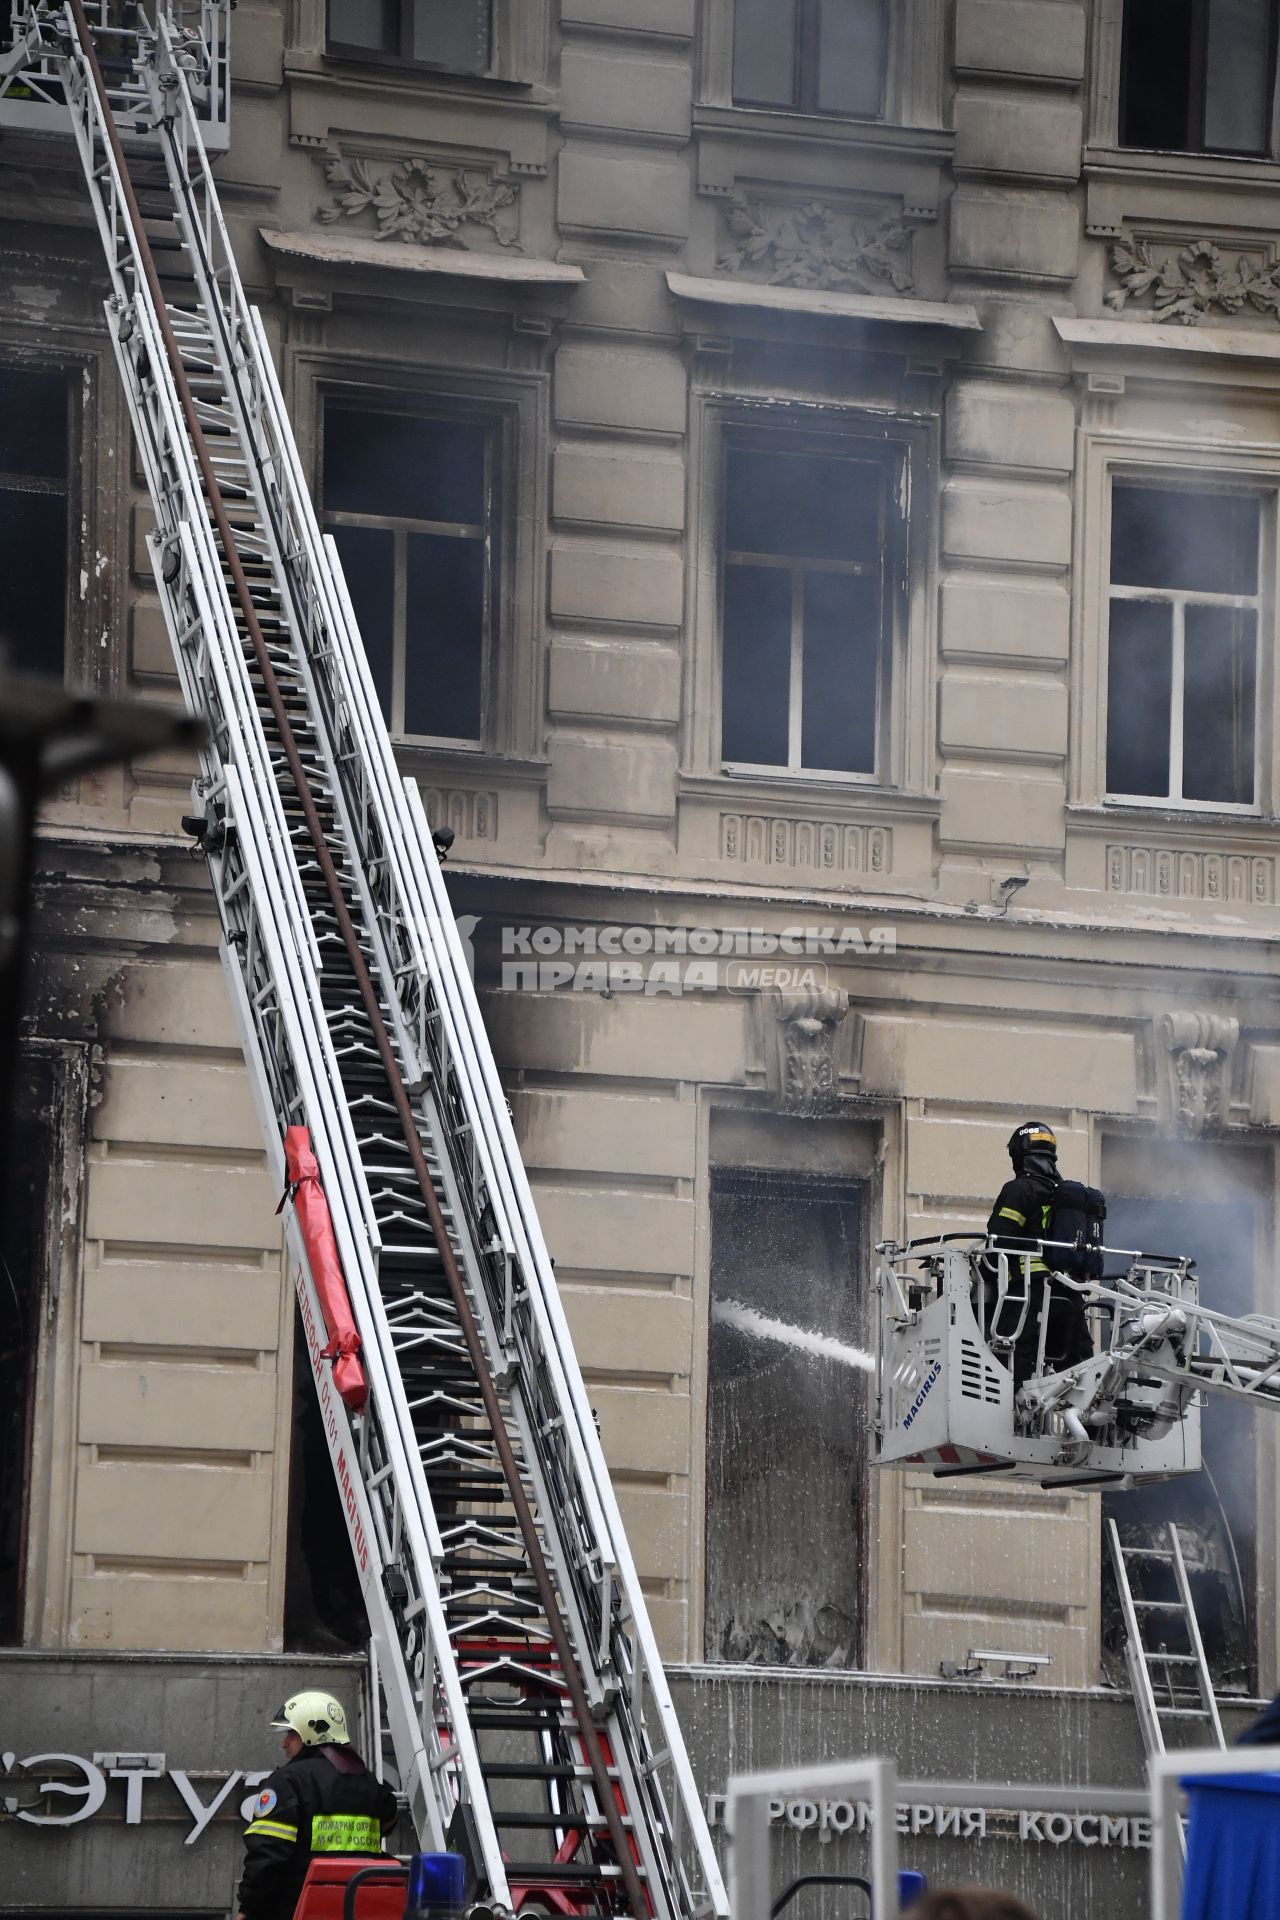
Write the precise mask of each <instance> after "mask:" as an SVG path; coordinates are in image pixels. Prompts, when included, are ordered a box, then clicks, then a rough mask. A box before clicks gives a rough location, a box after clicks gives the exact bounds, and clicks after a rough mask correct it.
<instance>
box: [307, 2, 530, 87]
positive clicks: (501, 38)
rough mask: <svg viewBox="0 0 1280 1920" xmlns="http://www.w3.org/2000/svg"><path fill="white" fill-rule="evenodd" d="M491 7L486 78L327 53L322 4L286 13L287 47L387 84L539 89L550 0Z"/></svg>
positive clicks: (338, 69)
mask: <svg viewBox="0 0 1280 1920" xmlns="http://www.w3.org/2000/svg"><path fill="white" fill-rule="evenodd" d="M491 4H492V7H493V60H492V64H491V66H490V69H489V71H488V73H486V74H468V73H450V72H448V71H446V70H445V69H444V68H441V67H429V66H426V65H425V64H419V63H417V62H410V61H403V62H402V61H400V60H397V59H395V58H394V57H393V56H390V55H386V54H378V53H369V54H367V55H365V54H362V53H358V52H357V53H331V52H330V51H329V41H328V11H329V10H328V0H297V5H296V7H294V8H293V9H291V18H292V20H293V23H294V32H293V34H292V35H291V36H290V42H289V44H290V45H291V46H292V47H295V48H299V49H305V50H308V51H310V52H312V53H314V54H317V55H320V56H322V57H323V59H324V60H325V62H326V63H329V64H331V66H332V70H333V72H334V73H335V74H336V73H346V72H350V71H353V70H354V71H359V70H361V69H365V68H367V69H369V70H370V71H373V72H377V73H380V74H382V75H383V76H384V77H385V79H386V80H387V82H388V83H390V82H392V81H395V82H396V83H397V84H402V83H403V81H404V80H405V79H407V78H412V79H416V80H418V81H421V82H422V83H424V84H426V85H431V84H433V83H439V84H442V85H444V86H447V87H448V88H449V89H450V91H454V90H457V89H463V90H480V91H487V90H489V89H491V88H492V86H493V85H494V84H495V83H497V84H503V83H505V84H506V85H508V86H517V87H532V86H539V85H541V84H543V83H545V81H546V79H547V69H548V61H549V58H550V42H551V0H491Z"/></svg>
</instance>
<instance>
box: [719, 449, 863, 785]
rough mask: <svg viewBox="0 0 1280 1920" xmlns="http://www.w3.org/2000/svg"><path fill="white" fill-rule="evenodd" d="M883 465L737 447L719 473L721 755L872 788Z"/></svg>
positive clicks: (816, 452)
mask: <svg viewBox="0 0 1280 1920" xmlns="http://www.w3.org/2000/svg"><path fill="white" fill-rule="evenodd" d="M893 474H894V462H893V461H892V460H891V459H889V458H887V457H886V456H884V455H878V454H873V453H870V452H859V453H854V452H851V451H845V450H843V449H842V450H835V449H833V448H832V447H831V446H830V445H829V444H827V445H824V446H817V445H800V444H797V442H796V441H795V440H794V439H788V440H786V441H781V440H780V439H779V436H777V435H757V434H750V433H742V434H736V433H735V434H732V435H730V436H729V437H728V438H727V439H726V443H725V460H724V488H723V498H724V519H723V555H724V565H723V573H722V581H721V731H720V754H721V759H722V761H723V762H724V763H725V765H726V766H729V767H734V766H739V767H743V768H746V767H752V768H761V767H773V768H782V769H786V770H787V771H789V772H801V771H804V772H817V773H838V774H846V775H853V776H860V777H862V778H865V779H869V780H870V779H875V778H876V777H877V775H878V773H879V770H880V768H881V765H882V763H883V759H884V754H883V751H882V747H881V740H882V735H883V731H884V724H885V704H886V699H887V690H888V678H889V673H888V650H889V644H890V636H891V624H892V620H891V595H890V591H889V581H890V577H891V553H890V550H891V547H892V545H893V541H892V538H891V533H890V527H891V514H892V512H893V508H892V501H891V493H890V486H891V481H892V478H893Z"/></svg>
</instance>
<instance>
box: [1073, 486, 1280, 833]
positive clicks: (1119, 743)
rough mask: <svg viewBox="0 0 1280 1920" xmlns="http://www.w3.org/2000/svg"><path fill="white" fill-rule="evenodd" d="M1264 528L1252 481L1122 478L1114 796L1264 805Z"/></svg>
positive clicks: (1114, 652) (1117, 533)
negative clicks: (1260, 795) (1208, 486)
mask: <svg viewBox="0 0 1280 1920" xmlns="http://www.w3.org/2000/svg"><path fill="white" fill-rule="evenodd" d="M1261 528H1262V500H1261V498H1260V496H1259V495H1257V494H1255V493H1231V492H1225V491H1224V492H1201V491H1192V490H1191V489H1189V488H1186V489H1184V488H1174V487H1152V486H1146V485H1136V484H1133V483H1130V482H1129V481H1119V480H1117V481H1116V482H1115V484H1114V486H1113V487H1112V493H1111V608H1110V622H1109V638H1108V658H1107V792H1108V794H1109V795H1110V796H1112V797H1113V798H1124V799H1140V800H1157V801H1159V800H1163V801H1165V802H1167V803H1172V804H1176V805H1182V806H1227V807H1252V806H1254V805H1255V804H1256V801H1257V782H1258V764H1257V763H1258V698H1257V695H1258V648H1259V632H1260V616H1261V610H1262V585H1261V577H1260V562H1261V552H1260V548H1261Z"/></svg>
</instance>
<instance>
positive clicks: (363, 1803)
mask: <svg viewBox="0 0 1280 1920" xmlns="http://www.w3.org/2000/svg"><path fill="white" fill-rule="evenodd" d="M271 1724H272V1726H273V1727H278V1728H279V1729H280V1730H281V1731H282V1732H283V1734H284V1738H283V1740H282V1741H281V1742H280V1745H281V1748H282V1750H283V1752H284V1755H285V1763H284V1765H283V1766H282V1767H277V1768H276V1770H275V1772H274V1773H273V1774H272V1775H271V1776H270V1777H269V1779H267V1780H265V1781H264V1782H263V1784H262V1788H261V1791H260V1792H259V1794H258V1797H257V1799H256V1800H255V1801H254V1806H253V1818H252V1820H251V1821H250V1822H249V1825H248V1827H247V1828H246V1830H245V1837H244V1845H245V1860H244V1874H243V1876H242V1878H241V1881H240V1893H239V1902H240V1911H239V1920H292V1915H293V1910H294V1907H295V1906H296V1904H297V1900H298V1895H299V1893H300V1892H301V1891H302V1883H303V1881H304V1880H305V1879H306V1877H307V1867H308V1865H309V1863H310V1861H311V1859H312V1858H313V1856H314V1855H316V1854H365V1853H373V1854H376V1853H381V1851H382V1838H383V1835H384V1834H385V1833H388V1832H389V1831H390V1830H391V1828H392V1827H393V1826H394V1825H395V1822H396V1816H397V1813H398V1808H397V1806H396V1798H395V1795H394V1794H393V1793H392V1791H391V1789H390V1787H388V1786H386V1785H385V1784H384V1783H383V1782H382V1781H381V1780H378V1779H376V1778H375V1776H374V1775H373V1774H372V1773H371V1772H370V1770H369V1768H368V1767H366V1765H365V1763H364V1761H363V1760H362V1759H361V1758H360V1755H359V1754H358V1753H357V1752H356V1750H355V1748H354V1747H353V1746H352V1744H351V1736H350V1734H349V1733H348V1732H347V1716H346V1714H345V1713H344V1712H343V1710H342V1704H341V1702H340V1701H338V1700H335V1699H333V1697H332V1696H331V1695H330V1694H328V1693H323V1692H307V1693H295V1694H293V1695H292V1697H291V1698H290V1699H288V1700H286V1701H285V1703H284V1705H283V1706H282V1707H281V1709H280V1711H279V1713H278V1714H277V1715H276V1717H275V1719H274V1720H273V1721H272V1722H271Z"/></svg>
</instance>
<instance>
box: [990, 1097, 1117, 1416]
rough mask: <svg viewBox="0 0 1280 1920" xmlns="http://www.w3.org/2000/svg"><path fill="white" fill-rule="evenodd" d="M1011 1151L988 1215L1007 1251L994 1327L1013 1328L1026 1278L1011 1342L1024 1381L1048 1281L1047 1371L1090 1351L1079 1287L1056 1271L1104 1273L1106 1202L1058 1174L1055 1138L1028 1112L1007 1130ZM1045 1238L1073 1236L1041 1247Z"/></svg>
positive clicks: (1016, 1372)
mask: <svg viewBox="0 0 1280 1920" xmlns="http://www.w3.org/2000/svg"><path fill="white" fill-rule="evenodd" d="M1009 1158H1010V1159H1011V1160H1012V1162H1013V1178H1012V1180H1007V1181H1006V1182H1005V1184H1004V1186H1002V1187H1001V1189H1000V1191H999V1193H998V1194H997V1195H996V1198H995V1204H994V1206H993V1207H992V1209H991V1218H990V1219H989V1220H988V1221H987V1238H988V1240H989V1241H991V1242H992V1243H993V1244H994V1245H995V1246H996V1247H997V1248H998V1249H999V1250H1000V1251H1002V1252H1005V1253H1007V1254H1008V1255H1009V1261H1008V1269H1009V1292H1008V1294H1007V1296H1006V1298H1005V1300H1004V1301H1003V1302H1002V1304H1001V1307H1000V1310H999V1314H998V1317H997V1319H996V1320H995V1321H993V1323H992V1327H991V1331H992V1332H993V1333H996V1334H999V1333H1002V1332H1003V1333H1006V1334H1007V1333H1009V1332H1011V1331H1012V1329H1013V1327H1014V1325H1016V1323H1017V1319H1018V1317H1019V1315H1020V1314H1021V1311H1022V1301H1023V1299H1024V1298H1025V1297H1026V1294H1027V1291H1028V1285H1029V1290H1030V1305H1029V1307H1028V1309H1027V1313H1026V1317H1025V1319H1024V1320H1023V1323H1022V1326H1021V1329H1020V1330H1019V1332H1018V1335H1017V1339H1016V1341H1015V1343H1014V1349H1013V1378H1014V1384H1015V1386H1021V1384H1022V1382H1023V1381H1024V1380H1025V1379H1026V1378H1027V1376H1028V1375H1029V1374H1031V1373H1033V1372H1034V1371H1035V1369H1036V1361H1037V1355H1038V1351H1039V1342H1040V1315H1041V1310H1042V1307H1043V1305H1044V1303H1045V1301H1046V1286H1047V1289H1048V1291H1047V1303H1048V1327H1047V1329H1046V1332H1045V1353H1044V1359H1045V1370H1046V1372H1049V1373H1052V1372H1055V1371H1056V1370H1057V1369H1058V1368H1060V1367H1069V1366H1072V1365H1073V1364H1074V1363H1075V1362H1076V1361H1077V1360H1087V1359H1088V1358H1089V1357H1090V1355H1091V1354H1092V1352H1093V1341H1092V1338H1091V1337H1090V1333H1089V1323H1088V1320H1087V1319H1086V1317H1085V1310H1084V1305H1083V1302H1082V1300H1081V1297H1080V1295H1079V1294H1078V1293H1076V1292H1075V1291H1074V1290H1073V1289H1072V1288H1070V1287H1068V1286H1065V1285H1063V1283H1062V1281H1061V1280H1057V1279H1054V1278H1053V1275H1054V1274H1066V1275H1068V1276H1069V1277H1070V1278H1071V1279H1073V1280H1085V1279H1096V1278H1098V1277H1099V1276H1100V1275H1101V1272H1102V1255H1101V1252H1100V1251H1099V1249H1100V1248H1101V1244H1102V1221H1103V1220H1104V1219H1105V1217H1106V1211H1107V1209H1106V1203H1105V1201H1104V1200H1103V1197H1102V1195H1101V1194H1100V1193H1099V1192H1098V1191H1097V1189H1096V1188H1094V1187H1086V1186H1082V1185H1081V1184H1080V1182H1079V1181H1077V1180H1064V1179H1063V1178H1062V1175H1061V1174H1060V1173H1059V1172H1058V1142H1057V1138H1056V1136H1055V1134H1054V1132H1053V1129H1052V1127H1047V1126H1046V1125H1045V1123H1044V1122H1043V1120H1026V1121H1024V1122H1023V1124H1022V1125H1021V1126H1020V1127H1017V1128H1015V1130H1014V1131H1013V1133H1012V1134H1011V1135H1010V1136H1009ZM1044 1241H1058V1242H1069V1243H1071V1244H1070V1246H1069V1247H1063V1246H1057V1247H1042V1245H1041V1243H1042V1242H1044ZM984 1271H985V1273H986V1275H987V1276H988V1278H989V1280H993V1279H994V1276H995V1272H996V1262H995V1260H994V1259H993V1258H991V1256H990V1255H988V1256H987V1257H986V1259H985V1261H984ZM988 1291H989V1292H990V1291H991V1289H990V1288H989V1289H988Z"/></svg>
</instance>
